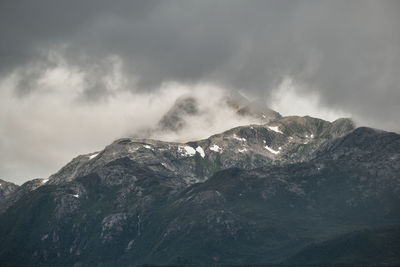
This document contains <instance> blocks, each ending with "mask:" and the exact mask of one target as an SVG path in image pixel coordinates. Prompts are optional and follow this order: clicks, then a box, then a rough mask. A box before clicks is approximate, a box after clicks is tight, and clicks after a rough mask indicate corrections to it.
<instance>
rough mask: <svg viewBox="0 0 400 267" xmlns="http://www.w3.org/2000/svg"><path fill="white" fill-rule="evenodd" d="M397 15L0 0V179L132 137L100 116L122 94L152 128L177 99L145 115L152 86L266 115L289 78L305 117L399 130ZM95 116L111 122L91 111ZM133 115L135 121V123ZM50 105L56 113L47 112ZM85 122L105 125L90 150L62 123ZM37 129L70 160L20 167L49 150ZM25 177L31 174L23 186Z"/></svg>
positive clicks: (337, 6)
mask: <svg viewBox="0 0 400 267" xmlns="http://www.w3.org/2000/svg"><path fill="white" fill-rule="evenodd" d="M399 14H400V2H399V1H395V0H394V1H364V0H363V1H361V0H360V1H333V0H332V1H282V0H279V1H228V0H226V1H196V2H195V1H148V0H147V1H128V0H125V1H122V0H119V1H106V0H100V1H98V0H96V1H95V0H86V1H85V0H80V1H75V0H71V1H54V0H38V1H29V0H25V1H15V0H4V1H1V3H0V59H1V60H0V79H1V87H0V89H1V90H3V92H1V97H2V98H3V99H2V102H1V103H2V107H1V113H2V115H0V119H1V121H0V159H1V160H2V161H3V163H2V165H1V166H0V177H2V178H4V179H9V180H12V179H14V180H18V181H22V180H26V179H30V178H34V177H35V176H38V175H45V174H46V173H47V174H49V172H52V171H55V170H56V169H57V168H58V167H61V166H62V165H63V163H65V161H66V160H68V159H69V158H70V157H71V156H74V155H76V154H78V153H84V152H89V151H87V150H88V149H94V148H99V147H101V146H104V145H106V144H105V143H103V142H105V141H109V140H112V139H113V138H116V137H119V136H117V135H123V134H126V133H128V132H130V131H134V130H135V127H133V128H132V126H131V127H129V128H124V127H122V126H121V128H118V127H117V128H118V129H119V130H118V131H116V132H108V131H105V130H104V129H106V127H107V123H110V124H112V123H113V122H115V120H116V118H120V117H121V116H119V115H120V113H118V112H117V111H116V110H119V111H120V112H121V114H122V113H123V109H122V108H121V109H118V108H110V107H117V106H121V103H120V102H117V101H119V100H120V99H121V95H124V94H126V93H127V92H129V96H127V97H126V98H125V99H130V98H132V101H133V102H135V101H136V100H137V99H141V97H144V98H146V99H147V100H148V101H149V102H146V103H148V106H146V108H147V109H148V110H150V111H148V112H150V114H151V115H149V116H150V117H148V118H151V119H153V120H156V118H158V117H160V116H161V114H159V113H161V112H163V111H165V110H166V109H167V104H171V103H172V102H173V97H172V96H177V92H178V91H179V90H177V89H174V92H172V93H171V94H169V98H168V101H166V102H165V106H164V105H161V107H160V108H159V109H157V111H156V110H155V107H154V105H153V104H151V103H152V102H151V101H155V102H157V101H158V100H157V99H159V97H160V95H162V94H164V93H165V90H164V89H160V88H164V87H165V84H171V83H175V84H179V85H180V86H182V85H185V86H186V87H187V88H192V87H193V88H194V89H191V90H202V89H201V88H202V87H201V86H198V85H199V84H200V85H201V84H213V85H215V86H217V87H220V88H225V89H229V90H231V89H232V90H239V91H241V92H243V93H244V94H246V95H248V96H250V97H254V98H256V97H257V98H259V97H262V98H264V99H265V101H266V102H267V103H269V104H271V105H274V103H273V101H272V99H275V98H276V97H277V94H278V93H282V92H283V93H285V88H283V87H282V84H283V83H284V81H286V80H287V79H288V77H289V78H290V80H291V81H293V83H294V84H295V85H296V86H295V90H294V94H295V95H297V96H299V97H300V98H307V97H309V98H310V99H311V98H312V99H317V100H316V101H314V102H313V103H314V104H315V105H316V110H318V109H320V110H321V112H323V110H325V111H326V110H331V111H338V112H337V114H349V115H351V116H353V117H354V118H356V119H357V120H358V121H359V122H360V123H362V124H367V125H369V126H373V127H377V128H383V129H386V130H394V131H400V126H399V125H400V115H399V114H400V104H399V101H400V75H399V74H400V31H399V29H400V16H399ZM167 87H168V86H167ZM168 88H169V87H168ZM163 90H164V91H163ZM185 90H186V89H185ZM185 90H183V89H182V91H185ZM162 92H163V93H162ZM179 92H180V91H179ZM165 94H167V93H165ZM167 95H168V94H167ZM151 99H153V100H151ZM290 99H291V101H292V102H293V101H294V102H295V101H296V97H291V98H290ZM147 100H146V101H147ZM57 101H59V103H58V105H56V104H55V103H57ZM68 101H69V102H68ZM155 102H153V103H155ZM315 102H316V103H315ZM35 103H37V105H40V107H38V106H35ZM66 103H68V104H66ZM135 103H136V102H135ZM157 103H158V102H157ZM275 104H276V103H275ZM284 104H285V103H283V105H284ZM286 104H287V103H286ZM292 104H293V105H294V106H296V105H295V103H292ZM19 105H20V106H21V107H22V108H25V110H24V112H25V113H23V111H22V110H21V109H17V108H16V107H18V106H19ZM113 105H115V106H113ZM127 105H128V104H127ZM152 105H153V106H152ZM101 106H103V107H104V106H106V107H109V109H107V108H105V109H106V110H109V113H112V114H111V115H110V114H108V113H107V114H104V113H102V112H100V111H99V110H100V108H99V107H101ZM139 106H140V105H139V104H138V106H137V107H138V108H137V109H134V110H135V112H136V113H143V114H147V113H146V111H143V110H142V109H144V108H145V106H140V108H141V109H139ZM275 106H279V105H275ZM51 107H55V108H58V109H59V111H57V112H55V113H54V114H49V113H51V110H52V109H51ZM299 107H302V106H301V105H300V106H299ZM127 110H131V109H130V108H127ZM278 111H279V110H278ZM291 111H292V110H291ZM292 112H294V113H298V114H302V113H304V112H303V110H298V111H297V112H296V111H292ZM86 113H90V114H93V115H91V116H93V118H90V123H88V122H82V124H86V125H96V124H97V123H100V122H101V123H102V124H103V125H105V126H104V127H103V128H99V129H98V130H99V131H103V133H101V134H99V133H97V135H100V136H103V138H99V139H98V140H97V139H96V138H95V140H97V141H96V142H94V141H93V144H92V145H83V144H87V143H88V141H87V140H89V139H90V138H91V137H89V136H90V134H89V133H88V131H89V130H87V129H86V130H85V131H83V130H80V129H81V127H79V126H77V125H75V124H74V123H73V122H72V121H73V120H72V119H71V122H70V123H67V122H66V121H65V120H67V119H66V118H67V117H68V116H70V117H71V116H72V117H73V116H77V117H80V118H82V117H85V116H83V115H82V114H86ZM66 114H70V115H68V116H67V115H66ZM24 115H25V116H26V117H24ZM50 115H51V116H52V117H51V120H50V119H48V118H49V117H48V116H50ZM313 115H315V116H316V115H318V114H313ZM99 116H103V118H102V119H100V117H99ZM104 116H106V117H107V116H108V117H109V119H110V120H109V121H108V120H107V119H105V118H104ZM132 116H133V117H135V116H136V115H132ZM321 116H322V115H321ZM139 117H140V116H139ZM142 117H145V116H144V115H143V116H142ZM26 118H30V119H26ZM96 118H97V120H96ZM63 120H64V121H63ZM88 120H89V118H88ZM146 120H149V119H147V118H146ZM49 121H52V122H54V123H55V124H56V125H57V127H59V128H61V127H62V125H65V127H68V130H64V129H63V131H61V132H56V131H49V136H52V135H54V137H52V139H53V138H54V144H56V148H57V149H59V147H58V146H57V144H58V143H59V142H62V143H66V144H65V146H69V147H71V151H70V150H68V151H66V152H65V153H62V151H61V150H62V149H59V151H60V154H57V152H53V153H56V154H57V155H58V156H57V155H56V156H55V157H56V158H57V160H55V162H54V163H51V164H47V163H46V159H45V155H43V156H41V157H42V159H41V160H40V162H36V161H32V157H35V156H34V155H35V152H34V151H33V152H32V155H30V156H27V155H25V156H21V155H20V154H21V153H22V151H26V150H27V149H28V148H27V147H26V146H28V145H29V144H32V143H34V145H33V146H32V147H36V146H37V147H41V148H43V147H47V149H45V150H44V151H43V152H41V153H42V154H46V153H49V151H52V148H54V144H49V142H48V140H47V139H46V138H44V139H43V140H42V139H40V138H37V137H35V136H36V135H35V131H34V130H32V129H41V128H40V127H45V126H43V125H42V126H40V125H41V124H46V122H49ZM122 121H124V122H126V120H125V119H124V120H121V125H122ZM56 122H57V123H56ZM133 124H135V125H139V126H140V127H144V126H146V125H145V123H144V124H143V123H142V122H136V121H135V122H133ZM17 126H18V127H17ZM139 126H138V127H139ZM93 127H94V126H93ZM110 127H111V126H110ZM83 128H84V127H83ZM71 129H73V130H71ZM16 131H22V132H24V135H23V136H22V137H21V136H20V132H18V133H16ZM69 131H71V132H74V131H75V132H78V133H77V136H81V137H79V138H77V139H76V140H75V143H76V145H75V146H71V145H70V143H69V142H74V140H70V141H68V142H67V141H66V136H64V135H63V132H69ZM39 132H40V131H39ZM82 136H86V137H85V138H83V137H82ZM10 138H11V139H13V140H12V141H10ZM18 138H19V139H18ZM92 139H93V138H92ZM60 140H62V141H60ZM50 143H51V142H50ZM89 143H90V142H89ZM11 144H13V145H11ZM77 147H79V148H80V149H76V148H77ZM73 149H75V150H79V151H76V152H73V151H72V150H73ZM32 150H34V149H33V148H32ZM37 153H39V152H37ZM22 154H23V153H22ZM60 155H62V156H60ZM13 166H15V167H13ZM29 166H31V167H29ZM28 167H29V168H28ZM33 167H34V168H33ZM32 168H33V169H38V171H32V175H31V176H32V177H26V176H29V174H31V173H30V172H29V169H32ZM17 169H25V171H23V172H22V171H19V170H17ZM39 169H40V170H39ZM20 176H24V177H23V178H17V177H20ZM9 177H11V178H9Z"/></svg>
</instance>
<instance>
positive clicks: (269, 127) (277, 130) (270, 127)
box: [268, 126, 283, 134]
mask: <svg viewBox="0 0 400 267" xmlns="http://www.w3.org/2000/svg"><path fill="white" fill-rule="evenodd" d="M268 129H270V130H272V131H274V132H277V133H281V134H283V132H282V131H281V130H279V126H268Z"/></svg>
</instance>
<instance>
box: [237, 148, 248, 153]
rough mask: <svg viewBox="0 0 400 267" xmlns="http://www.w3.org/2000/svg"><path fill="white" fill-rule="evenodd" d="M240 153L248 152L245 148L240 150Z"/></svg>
mask: <svg viewBox="0 0 400 267" xmlns="http://www.w3.org/2000/svg"><path fill="white" fill-rule="evenodd" d="M238 151H239V152H240V153H244V152H246V151H247V148H243V149H240V148H239V149H238Z"/></svg>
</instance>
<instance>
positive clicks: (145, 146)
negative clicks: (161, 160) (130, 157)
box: [143, 145, 152, 149]
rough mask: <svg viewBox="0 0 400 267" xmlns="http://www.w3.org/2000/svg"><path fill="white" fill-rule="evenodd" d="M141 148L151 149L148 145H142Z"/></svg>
mask: <svg viewBox="0 0 400 267" xmlns="http://www.w3.org/2000/svg"><path fill="white" fill-rule="evenodd" d="M143 147H144V148H147V149H152V147H151V146H149V145H143Z"/></svg>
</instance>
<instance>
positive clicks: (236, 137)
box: [233, 134, 247, 142]
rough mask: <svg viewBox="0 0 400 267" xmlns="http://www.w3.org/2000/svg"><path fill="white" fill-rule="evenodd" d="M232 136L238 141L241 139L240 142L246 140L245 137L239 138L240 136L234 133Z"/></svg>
mask: <svg viewBox="0 0 400 267" xmlns="http://www.w3.org/2000/svg"><path fill="white" fill-rule="evenodd" d="M233 138H234V139H236V140H239V141H241V142H246V141H247V140H246V138H240V137H239V136H237V135H236V134H234V135H233Z"/></svg>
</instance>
